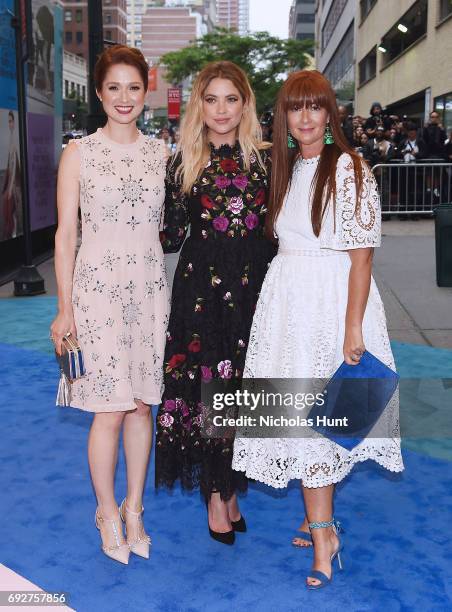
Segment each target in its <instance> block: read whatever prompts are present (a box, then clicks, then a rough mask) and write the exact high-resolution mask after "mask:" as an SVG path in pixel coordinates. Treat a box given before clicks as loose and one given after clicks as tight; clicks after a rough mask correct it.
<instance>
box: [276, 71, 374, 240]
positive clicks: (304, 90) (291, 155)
mask: <svg viewBox="0 0 452 612" xmlns="http://www.w3.org/2000/svg"><path fill="white" fill-rule="evenodd" d="M314 104H316V105H318V106H320V107H321V108H324V109H326V111H327V112H328V115H329V124H330V128H331V132H332V134H333V138H334V144H330V145H325V146H324V147H323V149H322V152H321V154H320V161H319V164H318V166H317V170H316V173H315V175H314V179H313V183H312V211H311V222H312V229H313V231H314V234H315V235H316V236H318V235H319V234H320V229H321V224H322V219H323V215H324V214H325V211H326V207H327V206H328V203H329V201H330V198H331V196H332V195H335V193H336V166H337V160H338V159H339V157H340V156H341V155H342V153H348V154H349V155H350V157H351V158H352V160H353V166H354V172H355V183H356V192H357V198H358V197H359V194H360V193H361V188H362V183H363V162H362V160H361V158H360V157H359V155H358V154H357V153H355V151H354V150H353V149H352V148H351V147H350V145H349V144H348V142H347V140H346V139H345V137H344V134H343V132H342V128H341V124H340V119H339V112H338V108H337V103H336V96H335V94H334V91H333V89H332V87H331V84H330V82H329V81H328V79H326V78H325V77H324V76H323V74H321V73H320V72H318V71H317V70H300V71H298V72H292V74H290V75H289V77H288V79H287V80H286V82H285V83H284V85H283V86H282V87H281V89H280V91H279V94H278V99H277V101H276V107H275V116H274V121H273V151H272V179H271V186H270V199H269V207H268V213H267V219H266V233H267V236H268V237H269V238H271V239H273V238H274V228H275V223H276V219H277V217H278V214H279V212H280V210H281V208H282V205H283V202H284V198H285V195H286V193H287V189H288V188H289V187H290V182H291V179H292V172H293V167H294V164H295V160H296V158H297V157H298V155H299V153H300V151H299V148H298V146H297V147H296V148H295V149H289V148H288V146H287V136H288V125H287V111H289V110H293V109H294V108H303V107H304V106H310V105H314Z"/></svg>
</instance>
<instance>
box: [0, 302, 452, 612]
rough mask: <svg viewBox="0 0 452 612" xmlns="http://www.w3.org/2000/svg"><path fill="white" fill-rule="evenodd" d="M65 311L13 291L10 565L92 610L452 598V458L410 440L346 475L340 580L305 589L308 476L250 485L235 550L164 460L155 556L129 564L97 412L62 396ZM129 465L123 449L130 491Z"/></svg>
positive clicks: (407, 367)
mask: <svg viewBox="0 0 452 612" xmlns="http://www.w3.org/2000/svg"><path fill="white" fill-rule="evenodd" d="M54 309H55V301H54V299H52V298H34V299H30V300H29V299H23V300H1V301H0V320H1V321H2V327H1V332H0V342H1V344H0V372H1V379H0V380H1V386H0V401H1V405H2V407H3V410H2V444H1V448H0V487H1V490H2V491H3V493H4V495H3V500H2V505H1V508H2V514H3V520H2V521H1V522H0V542H1V547H0V562H1V563H4V564H5V565H6V566H8V567H10V568H12V569H13V570H15V571H16V572H18V573H19V574H22V575H23V576H25V577H26V578H28V579H29V580H31V581H33V582H35V583H37V584H38V585H40V586H41V587H42V588H45V589H47V590H58V591H66V592H68V593H69V597H70V600H69V604H70V605H71V606H72V607H73V608H75V609H76V610H78V611H83V612H85V611H91V610H99V611H104V610H133V611H135V610H136V611H138V610H151V611H162V612H164V611H167V610H168V611H171V612H176V611H184V612H188V611H204V610H206V611H207V610H209V611H214V612H215V611H217V610H218V611H220V610H233V611H236V610H237V611H244V610H248V609H250V608H252V609H256V610H259V611H261V610H262V611H264V612H266V611H272V612H279V611H283V610H284V611H288V612H290V611H292V610H294V611H295V610H302V609H308V610H310V609H313V608H314V607H315V608H316V609H318V610H319V611H323V610H343V609H346V610H352V611H355V610H356V611H364V610H382V609H385V610H388V611H390V612H392V611H397V610H432V611H433V610H435V611H436V610H438V611H439V610H441V611H442V610H447V609H450V608H451V602H452V566H451V563H450V559H451V558H452V544H451V539H450V519H451V516H452V473H451V469H450V468H451V464H450V463H449V462H447V461H445V460H441V459H438V458H436V457H435V456H433V454H432V453H431V452H430V449H429V448H428V447H426V448H425V449H424V451H425V452H423V453H420V452H413V451H412V450H409V449H406V450H405V452H404V459H405V464H406V471H405V472H404V474H402V475H392V474H388V473H386V472H385V471H384V470H382V469H380V468H378V467H377V466H375V465H374V464H371V463H368V464H363V465H360V466H358V467H357V468H356V469H355V470H354V472H353V474H352V475H351V477H350V478H348V479H347V480H346V481H345V482H343V483H341V484H340V485H339V487H338V495H337V501H336V513H337V516H338V517H339V518H340V519H341V520H342V522H343V523H344V526H345V529H346V534H345V551H344V564H345V572H343V573H336V575H335V579H334V584H333V587H332V588H330V589H326V590H324V591H318V592H308V591H306V589H305V588H304V579H305V576H306V574H307V572H308V571H309V568H310V564H311V553H310V552H309V551H302V550H297V549H294V548H292V547H291V546H290V539H291V536H292V531H293V529H295V528H296V526H297V525H298V523H299V520H300V518H301V514H302V507H301V502H300V493H299V490H298V488H297V487H296V486H295V485H294V486H291V487H290V488H289V489H288V490H287V491H282V492H275V491H273V490H270V489H268V488H266V487H264V486H261V485H251V487H250V491H249V493H248V495H247V496H246V497H244V498H243V500H242V501H241V506H242V509H243V513H244V515H245V516H246V519H247V522H248V524H249V532H248V533H247V534H244V535H242V534H238V536H237V540H236V544H235V546H233V547H231V548H228V547H225V546H221V545H220V544H217V543H215V542H213V541H212V540H211V539H210V538H209V535H208V532H207V528H206V516H205V510H204V508H203V506H202V504H201V503H200V500H199V497H198V495H197V494H193V495H186V494H182V493H181V492H180V490H178V489H176V490H175V491H174V492H173V493H172V494H168V493H166V492H158V493H156V492H155V490H154V487H153V477H152V475H153V465H151V468H150V471H149V478H148V483H147V486H146V495H145V506H146V513H145V522H146V526H147V527H148V530H149V531H150V533H151V534H152V537H153V553H152V556H151V559H150V560H149V561H145V560H142V559H140V558H138V557H135V556H132V557H131V562H130V565H129V566H128V567H124V566H121V565H119V564H115V563H114V562H113V561H110V560H108V559H107V558H106V557H105V556H104V555H103V554H102V553H101V552H100V551H99V540H98V533H97V530H96V529H95V527H94V522H93V514H94V509H95V503H94V497H93V493H92V490H91V486H90V482H89V477H88V465H87V459H86V440H87V433H88V429H89V425H90V420H91V417H90V415H89V414H86V413H82V412H79V411H76V410H72V409H57V408H55V407H54V396H55V386H56V378H57V370H56V365H55V363H54V360H53V356H52V354H51V347H50V345H49V341H48V337H47V336H48V324H49V322H50V320H51V318H52V316H53V312H54ZM24 347H27V348H24ZM394 352H395V354H396V359H397V362H398V367H399V371H400V372H401V373H402V375H404V376H433V373H434V371H435V372H436V374H435V375H436V376H450V377H452V374H451V371H450V361H451V360H450V355H451V354H452V351H437V350H436V349H429V348H425V347H414V346H410V345H404V344H398V343H395V344H394ZM445 357H446V358H448V362H449V365H448V366H447V365H444V364H445V363H446V359H445ZM426 364H429V365H428V366H427V365H426ZM440 367H441V368H443V369H442V370H441V373H438V372H439V371H438V368H440ZM448 367H449V369H447V368H448ZM124 474H125V471H124V464H123V461H122V459H121V461H120V464H119V466H118V474H117V481H116V482H117V488H116V490H117V498H118V499H121V497H122V496H123V494H124V491H125V479H124Z"/></svg>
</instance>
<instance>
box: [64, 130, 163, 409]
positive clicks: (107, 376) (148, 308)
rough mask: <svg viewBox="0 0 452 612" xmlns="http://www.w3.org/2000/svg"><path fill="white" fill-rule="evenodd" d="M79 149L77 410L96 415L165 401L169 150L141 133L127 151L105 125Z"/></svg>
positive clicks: (75, 284)
mask: <svg viewBox="0 0 452 612" xmlns="http://www.w3.org/2000/svg"><path fill="white" fill-rule="evenodd" d="M75 142H76V144H77V146H78V150H79V152H80V209H81V215H82V244H81V246H80V250H79V252H78V255H77V259H76V263H75V269H74V276H73V291H72V303H73V309H74V317H75V324H76V328H77V336H78V339H79V342H80V346H81V348H82V351H83V356H84V359H85V366H86V375H85V376H84V377H83V378H81V379H79V380H76V381H74V383H73V384H72V401H71V406H73V407H75V408H81V409H82V410H88V411H90V412H115V411H120V410H133V409H134V408H135V402H134V399H140V400H142V401H143V402H145V403H146V404H158V403H159V402H160V400H161V396H162V392H163V370H162V366H163V353H164V349H165V332H166V326H167V320H168V309H169V291H168V285H167V279H166V272H165V265H164V260H163V252H162V248H161V246H160V240H159V224H160V217H161V210H162V206H163V201H164V192H165V187H164V178H165V166H166V150H165V145H164V143H163V142H162V141H158V140H152V139H149V138H147V137H145V136H144V135H143V134H141V133H138V132H137V140H136V141H135V142H134V143H132V144H127V145H121V144H118V143H116V142H113V141H111V140H109V139H108V138H107V136H106V135H105V134H104V132H103V131H102V130H101V129H99V130H98V131H97V132H96V133H95V134H92V135H90V136H87V137H85V138H82V139H80V140H77V141H75Z"/></svg>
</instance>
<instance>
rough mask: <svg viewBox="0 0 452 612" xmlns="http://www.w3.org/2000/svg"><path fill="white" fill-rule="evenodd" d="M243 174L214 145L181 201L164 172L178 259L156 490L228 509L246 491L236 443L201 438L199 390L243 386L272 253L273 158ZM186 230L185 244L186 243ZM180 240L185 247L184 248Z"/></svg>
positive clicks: (233, 152)
mask: <svg viewBox="0 0 452 612" xmlns="http://www.w3.org/2000/svg"><path fill="white" fill-rule="evenodd" d="M262 159H263V161H264V163H265V165H266V167H267V174H266V173H265V172H264V170H263V169H262V167H261V166H260V164H259V163H258V161H257V159H256V158H255V156H254V155H252V157H251V168H250V171H248V172H247V171H245V170H244V164H243V159H242V155H241V150H240V146H239V144H238V143H237V144H236V145H235V146H234V147H230V146H228V145H223V146H221V147H220V148H219V149H215V148H214V147H213V146H212V145H211V155H210V161H209V162H208V164H207V166H206V168H205V170H204V171H203V173H202V175H201V176H200V178H199V180H198V181H197V182H196V183H195V185H194V186H193V189H192V192H191V196H190V197H189V198H188V197H186V196H184V195H183V194H182V192H181V190H180V185H178V184H177V183H176V180H175V166H171V164H170V165H169V166H168V171H167V177H166V201H165V219H164V230H163V233H162V235H161V240H162V244H163V249H164V251H165V252H166V253H171V252H176V251H178V250H179V249H180V247H181V245H182V243H184V244H183V247H182V251H181V255H180V258H179V263H178V266H177V269H176V273H175V276H174V283H173V292H172V299H171V302H172V307H171V315H170V320H169V326H168V332H167V343H166V351H165V359H164V368H165V380H164V382H165V393H164V396H163V399H162V404H161V406H160V410H159V413H158V416H157V444H156V485H157V486H161V485H166V486H168V487H171V486H172V485H173V484H174V482H175V481H176V480H177V479H180V481H181V484H182V487H183V488H184V489H188V490H191V489H193V488H195V487H198V486H199V487H200V489H201V492H202V494H203V495H204V496H205V497H209V496H210V494H211V492H212V491H218V492H220V494H221V497H222V499H223V500H228V499H230V497H231V496H232V494H233V493H234V491H236V490H238V491H243V490H245V489H246V479H245V478H244V476H243V474H242V473H240V472H235V471H233V470H232V468H231V462H232V454H233V440H231V439H215V438H207V437H205V436H203V435H201V423H202V410H203V404H202V402H201V385H202V384H208V383H209V382H210V381H211V380H212V379H213V378H223V379H231V378H234V377H236V378H240V377H241V376H242V372H243V367H244V363H245V356H246V349H247V344H248V337H249V332H250V327H251V322H252V319H253V314H254V310H255V306H256V302H257V298H258V294H259V291H260V289H261V285H262V282H263V280H264V277H265V274H266V272H267V268H268V264H269V263H270V261H271V259H272V258H273V256H274V255H275V253H276V247H275V246H274V245H273V244H272V243H270V242H269V241H268V240H267V239H266V238H264V236H263V227H264V221H265V214H266V201H267V188H268V183H269V165H270V158H269V157H268V154H267V153H266V152H265V151H263V152H262ZM189 227H190V236H189V237H188V238H187V240H185V237H186V234H187V230H188V228H189ZM184 240H185V242H184Z"/></svg>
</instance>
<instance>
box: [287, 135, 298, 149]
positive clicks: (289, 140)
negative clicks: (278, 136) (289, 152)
mask: <svg viewBox="0 0 452 612" xmlns="http://www.w3.org/2000/svg"><path fill="white" fill-rule="evenodd" d="M287 146H288V148H289V149H296V148H297V144H296V142H295V140H294V137H293V136H292V134H291V133H290V132H287Z"/></svg>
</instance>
